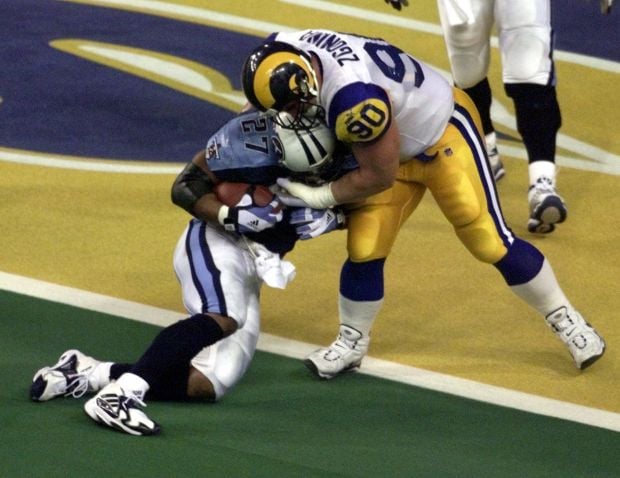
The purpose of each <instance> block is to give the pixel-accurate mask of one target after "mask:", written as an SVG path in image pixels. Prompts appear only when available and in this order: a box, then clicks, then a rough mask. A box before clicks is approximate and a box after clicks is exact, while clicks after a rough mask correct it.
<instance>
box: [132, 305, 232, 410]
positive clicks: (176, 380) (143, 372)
mask: <svg viewBox="0 0 620 478" xmlns="http://www.w3.org/2000/svg"><path fill="white" fill-rule="evenodd" d="M223 336H224V333H223V331H222V328H221V327H220V326H219V324H218V323H217V322H216V321H215V320H214V319H213V318H212V317H210V316H208V315H203V314H197V315H194V316H192V317H190V318H188V319H184V320H180V321H179V322H176V323H175V324H172V325H170V326H169V327H166V328H165V329H163V330H162V331H161V332H160V333H159V334H158V335H157V337H155V340H153V342H152V343H151V345H150V346H149V348H148V349H147V350H146V352H144V354H143V355H142V357H140V359H139V360H138V361H137V362H136V363H135V364H134V365H133V367H131V369H130V370H129V372H130V373H133V374H135V375H138V376H139V377H142V378H143V379H144V380H146V381H147V383H148V384H149V386H150V389H149V398H158V399H163V400H179V399H186V398H188V397H187V380H188V377H189V367H190V361H191V359H192V358H193V357H194V356H195V355H196V354H197V353H198V352H200V351H201V350H202V349H203V348H204V347H207V346H209V345H212V344H214V343H216V342H217V341H219V340H221V339H222V338H223Z"/></svg>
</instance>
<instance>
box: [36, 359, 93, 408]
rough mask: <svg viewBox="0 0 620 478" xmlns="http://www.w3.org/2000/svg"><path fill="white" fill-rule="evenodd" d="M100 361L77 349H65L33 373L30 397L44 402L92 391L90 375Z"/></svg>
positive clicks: (79, 395)
mask: <svg viewBox="0 0 620 478" xmlns="http://www.w3.org/2000/svg"><path fill="white" fill-rule="evenodd" d="M100 363H101V362H99V361H98V360H95V359H94V358H92V357H89V356H87V355H84V354H83V353H82V352H80V351H79V350H75V349H72V350H67V351H66V352H64V353H63V354H62V355H61V356H60V358H59V359H58V362H56V363H55V364H54V365H52V366H51V367H43V368H42V369H41V370H39V371H38V372H37V373H35V374H34V377H33V379H32V385H31V386H30V398H32V400H34V401H36V402H45V401H47V400H51V399H52V398H56V397H60V396H69V395H71V396H73V397H75V398H79V397H81V396H82V395H84V394H85V393H86V392H94V391H95V388H94V387H93V384H92V383H91V380H89V379H90V377H91V375H92V373H93V371H94V370H95V367H96V366H97V365H99V364H100Z"/></svg>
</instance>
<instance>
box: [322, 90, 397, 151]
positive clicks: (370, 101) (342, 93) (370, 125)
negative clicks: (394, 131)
mask: <svg viewBox="0 0 620 478" xmlns="http://www.w3.org/2000/svg"><path fill="white" fill-rule="evenodd" d="M328 114H329V117H328V122H329V124H330V125H332V126H333V128H334V130H335V132H336V136H337V138H338V139H339V140H340V141H343V142H345V143H363V142H370V141H375V140H377V139H379V138H380V137H381V136H383V134H384V133H385V132H386V131H387V130H388V128H389V126H390V123H391V121H392V108H391V105H390V98H389V96H388V95H387V93H386V92H385V90H384V89H383V88H381V87H380V86H377V85H374V84H370V83H362V82H356V83H350V84H348V85H346V86H345V87H343V88H341V89H340V90H339V91H338V92H337V93H336V94H335V95H334V98H333V100H332V102H331V104H330V106H329V113H328Z"/></svg>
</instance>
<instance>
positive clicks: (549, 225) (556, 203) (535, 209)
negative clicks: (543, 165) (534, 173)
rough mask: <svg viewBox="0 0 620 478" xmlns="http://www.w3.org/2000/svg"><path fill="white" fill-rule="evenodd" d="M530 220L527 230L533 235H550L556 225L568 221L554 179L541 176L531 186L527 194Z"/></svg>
mask: <svg viewBox="0 0 620 478" xmlns="http://www.w3.org/2000/svg"><path fill="white" fill-rule="evenodd" d="M527 197H528V202H529V206H530V218H529V220H528V223H527V230H528V231H529V232H532V233H539V234H548V233H550V232H553V230H554V229H555V225H556V224H559V223H561V222H564V221H565V220H566V216H567V214H568V212H567V210H566V204H564V200H563V199H562V197H561V196H560V195H559V194H558V193H557V191H556V190H555V186H554V181H553V179H551V178H549V177H547V176H541V177H539V178H538V179H537V180H536V183H535V184H533V185H532V186H530V189H529V191H528V194H527Z"/></svg>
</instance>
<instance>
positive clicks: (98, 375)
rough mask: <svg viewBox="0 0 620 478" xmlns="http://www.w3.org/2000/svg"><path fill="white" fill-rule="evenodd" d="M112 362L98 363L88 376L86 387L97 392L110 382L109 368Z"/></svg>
mask: <svg viewBox="0 0 620 478" xmlns="http://www.w3.org/2000/svg"><path fill="white" fill-rule="evenodd" d="M112 365H114V362H101V363H98V364H97V365H96V366H95V368H94V369H93V371H92V373H91V374H90V375H89V376H88V387H89V389H90V390H91V391H93V392H98V391H99V390H101V389H102V388H103V387H105V386H106V385H108V384H109V383H110V369H111V368H112Z"/></svg>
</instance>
